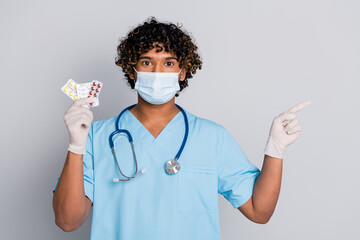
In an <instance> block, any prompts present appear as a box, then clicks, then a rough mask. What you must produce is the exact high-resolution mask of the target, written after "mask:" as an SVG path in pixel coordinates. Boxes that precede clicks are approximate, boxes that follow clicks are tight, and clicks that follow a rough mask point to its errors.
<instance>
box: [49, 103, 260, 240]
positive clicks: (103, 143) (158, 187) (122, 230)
mask: <svg viewBox="0 0 360 240" xmlns="http://www.w3.org/2000/svg"><path fill="white" fill-rule="evenodd" d="M184 111H185V112H186V114H187V116H188V120H189V136H188V140H187V142H186V145H185V148H184V150H183V152H182V154H181V156H180V159H179V163H180V165H181V168H180V171H179V172H178V173H176V174H173V175H168V174H167V173H166V171H165V164H166V162H167V161H168V160H170V159H174V157H175V155H176V153H177V152H178V150H179V148H180V146H181V143H182V141H183V137H184V133H185V123H184V117H183V114H182V113H181V111H180V112H178V113H177V115H176V116H175V117H174V118H173V119H172V120H171V121H170V122H169V123H168V124H167V125H166V127H165V128H164V129H163V130H162V131H161V133H160V134H159V135H158V136H157V137H156V138H154V137H153V136H152V135H151V133H150V132H149V131H148V130H147V129H146V128H145V126H144V125H142V123H141V122H140V121H139V120H138V119H137V118H136V117H135V116H134V115H133V114H132V113H131V112H130V111H129V110H127V111H126V112H124V114H123V115H122V116H121V119H120V123H119V125H120V126H119V128H125V129H127V130H128V131H130V133H131V134H132V137H133V139H134V146H135V152H136V157H137V161H138V170H139V171H140V170H142V169H144V168H146V169H147V171H146V172H145V173H143V174H141V175H139V176H138V177H136V178H134V179H132V180H130V181H125V182H113V178H114V177H116V178H120V179H124V178H123V176H122V175H121V174H120V173H119V170H118V167H117V165H116V162H115V159H114V157H113V155H112V151H111V148H110V146H109V135H110V134H111V133H112V132H113V131H114V130H115V122H116V118H117V116H115V117H112V118H110V119H107V120H100V121H96V122H92V124H91V127H90V129H89V134H88V138H87V142H86V153H85V154H84V155H83V169H84V189H85V195H86V196H87V197H88V198H89V199H90V200H91V201H92V202H93V207H92V211H93V214H92V225H91V240H100V239H107V240H112V239H114V240H115V239H116V240H128V239H132V240H137V239H157V240H162V239H166V240H168V239H173V240H180V239H182V240H185V239H186V240H188V239H192V240H197V239H199V240H200V239H201V240H203V239H207V240H219V239H220V224H219V211H218V194H219V193H220V194H221V195H223V196H224V197H225V198H226V199H227V200H228V201H229V202H230V203H231V205H232V206H233V207H234V208H238V207H239V206H241V205H243V204H244V203H245V202H246V201H247V200H249V198H250V197H251V196H252V193H253V187H254V183H255V181H256V179H257V177H258V175H259V173H260V171H259V169H258V168H257V167H255V166H254V165H252V164H251V163H250V162H249V160H248V158H247V156H246V155H245V153H244V152H243V151H242V150H241V148H240V147H239V145H238V144H237V142H236V141H235V139H234V138H233V137H232V136H231V135H230V134H229V132H228V131H227V130H226V129H225V128H224V127H223V126H221V125H220V124H217V123H215V122H213V121H210V120H207V119H204V118H199V117H197V116H195V115H193V114H191V113H189V112H188V111H186V110H185V109H184ZM114 145H115V149H116V154H117V155H116V156H117V158H118V161H119V165H120V168H121V171H122V172H123V174H125V175H126V176H132V175H133V173H134V171H135V162H134V159H133V155H132V150H131V146H130V144H129V142H128V140H127V137H126V135H125V134H123V133H121V134H118V135H117V137H114ZM58 181H59V178H58V180H57V182H56V184H55V187H54V190H53V192H54V191H55V188H56V186H57V183H58Z"/></svg>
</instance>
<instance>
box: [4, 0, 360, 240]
mask: <svg viewBox="0 0 360 240" xmlns="http://www.w3.org/2000/svg"><path fill="white" fill-rule="evenodd" d="M359 12H360V2H359V1H348V0H338V1H328V0H323V1H304V0H301V1H300V0H299V1H285V0H284V1H280V0H276V1H266V0H264V1H239V0H237V1H209V0H208V1H194V0H191V1H190V0H184V1H156V0H155V1H89V0H87V1H10V0H8V1H4V0H2V1H1V2H0V30H1V32H0V34H1V37H0V73H1V84H2V91H1V107H2V111H1V167H0V187H1V189H0V193H1V198H0V201H1V204H0V234H1V235H0V238H1V239H4V240H5V239H6V240H7V239H37V240H41V239H89V237H90V227H91V214H90V215H89V217H88V219H87V220H86V222H85V223H84V224H83V225H82V226H81V227H80V228H79V229H78V230H76V231H73V232H70V233H66V232H63V231H62V230H61V229H60V228H58V227H57V226H56V225H55V222H54V213H53V210H52V189H53V187H54V185H55V182H56V179H57V178H58V177H59V176H60V173H61V170H62V168H63V165H64V162H65V157H66V153H67V145H68V133H67V130H66V127H65V124H64V120H63V116H64V113H65V111H66V109H67V108H68V107H69V106H70V105H71V103H72V101H71V99H70V98H68V97H67V96H65V95H64V94H63V93H62V92H61V90H60V88H61V87H62V86H63V84H65V83H66V81H67V80H68V79H69V78H72V79H74V80H75V81H77V82H78V83H83V82H88V81H91V80H93V79H96V80H100V81H102V82H103V83H104V88H103V90H102V92H101V95H100V106H99V107H96V108H92V111H93V113H94V121H97V120H101V119H107V118H110V117H112V116H115V115H117V114H118V113H119V112H120V111H121V110H122V109H123V108H124V107H127V106H128V105H130V104H132V103H135V102H136V100H137V98H136V97H137V94H136V91H135V90H131V89H130V87H129V86H128V85H127V84H126V82H125V80H124V77H123V73H122V71H121V69H120V68H119V67H118V66H116V65H115V64H114V58H115V56H116V47H117V45H118V41H119V39H120V38H121V37H124V36H125V35H126V34H127V33H128V31H129V30H131V29H132V28H133V27H135V26H137V25H138V24H140V23H143V22H144V21H145V20H146V19H147V18H148V17H149V16H155V17H156V18H157V19H158V20H159V21H170V22H173V23H175V24H176V23H179V24H182V25H183V29H185V30H187V31H188V32H189V33H190V34H191V35H192V36H193V37H194V39H195V43H196V44H197V45H198V47H199V53H200V55H201V56H202V60H203V69H202V70H200V71H198V73H197V74H195V76H194V78H193V79H190V80H189V87H188V88H186V89H185V90H184V91H183V92H182V93H181V94H180V97H178V98H176V103H178V104H179V105H180V106H182V107H184V108H185V109H187V110H188V111H190V112H192V113H193V114H195V115H197V116H199V117H203V118H207V119H210V120H212V121H215V122H217V123H219V124H222V125H223V126H224V127H225V128H227V129H228V130H229V131H230V133H231V134H232V135H233V136H234V138H235V139H236V140H237V142H238V143H239V145H240V147H241V148H242V149H243V151H244V152H245V153H246V155H247V157H248V158H249V160H250V161H251V162H252V163H253V164H254V165H256V166H257V167H259V168H260V169H261V166H262V163H263V158H264V155H263V150H264V147H265V143H266V140H267V138H268V134H269V130H270V126H271V123H272V120H273V118H274V117H275V116H277V115H279V114H280V113H282V112H283V111H285V110H287V109H288V108H290V107H291V106H293V105H295V104H298V103H300V102H302V101H304V100H307V99H310V100H312V104H311V105H310V106H308V107H306V108H305V109H303V110H302V111H300V112H299V113H298V114H297V115H298V118H299V120H300V124H301V126H302V127H303V132H302V134H301V136H300V137H299V138H298V139H297V141H296V142H295V143H293V144H292V145H290V146H289V148H288V149H287V151H286V153H285V158H284V165H283V178H282V186H281V192H280V197H279V200H278V203H277V206H276V209H275V212H274V214H273V216H272V218H271V220H270V221H269V222H268V223H267V224H265V225H260V224H256V223H253V222H251V221H250V220H248V219H247V218H246V217H245V216H243V215H242V214H241V212H239V211H238V210H237V209H234V208H232V206H231V205H230V203H229V202H227V200H226V199H225V198H223V197H222V196H221V195H219V208H220V224H221V236H222V239H224V240H230V239H299V240H300V239H339V238H345V239H360V233H359V226H360V224H359V223H360V221H359V214H360V207H359V202H360V193H359V182H360V175H359V173H358V172H359V168H360V163H359V160H360V159H359V153H358V149H359V133H360V131H359V130H360V128H359V123H360V101H359V100H360V96H359V87H360V84H359V79H360V73H359V66H360V65H359V64H360V44H359V43H360V15H359Z"/></svg>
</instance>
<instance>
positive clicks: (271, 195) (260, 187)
mask: <svg viewBox="0 0 360 240" xmlns="http://www.w3.org/2000/svg"><path fill="white" fill-rule="evenodd" d="M282 162H283V160H282V159H279V158H273V157H270V156H268V155H264V163H263V166H262V169H261V172H260V174H259V176H258V178H257V180H256V182H255V185H254V191H253V198H252V201H253V208H254V213H255V215H256V217H257V218H258V219H260V220H261V221H265V222H267V221H269V219H270V218H271V216H272V214H273V212H274V210H275V206H276V203H277V200H278V197H279V193H280V187H281V176H282Z"/></svg>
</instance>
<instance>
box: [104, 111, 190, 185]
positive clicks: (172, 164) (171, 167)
mask: <svg viewBox="0 0 360 240" xmlns="http://www.w3.org/2000/svg"><path fill="white" fill-rule="evenodd" d="M135 105H136V104H134V105H131V106H129V107H127V108H125V109H124V110H122V111H121V113H120V114H119V116H118V117H117V119H116V125H115V128H116V130H115V131H114V132H112V133H111V134H110V136H109V142H110V147H111V150H112V153H113V155H114V158H115V161H116V165H117V167H118V169H119V172H120V173H121V175H123V176H124V177H125V178H126V179H119V178H113V181H114V182H119V181H129V180H131V179H133V178H136V177H137V176H139V175H140V174H142V173H144V172H145V171H146V168H144V169H143V170H141V171H140V172H139V173H138V165H137V160H136V154H135V150H134V143H133V138H132V136H131V134H130V132H129V131H128V130H126V129H119V120H120V118H121V115H122V114H123V113H124V112H125V111H127V110H130V109H131V108H133V107H134V106H135ZM175 105H176V106H177V107H178V108H179V109H180V111H181V112H182V114H183V115H184V121H185V135H184V139H183V141H182V144H181V147H180V149H179V151H178V153H177V154H176V156H175V159H173V160H169V161H167V162H166V165H165V171H166V172H167V173H168V174H175V173H177V172H179V170H180V164H179V162H178V159H179V158H180V155H181V152H182V151H183V149H184V147H185V143H186V140H187V137H188V133H189V122H188V118H187V116H186V113H185V111H184V110H183V109H182V108H181V107H180V106H179V105H177V104H175ZM118 133H126V135H127V137H128V140H129V142H130V145H131V149H132V152H133V155H134V160H135V165H136V168H135V173H134V175H133V176H132V177H128V176H126V175H124V174H123V173H122V172H121V170H120V166H119V163H118V160H117V158H116V154H115V150H114V142H113V137H114V136H115V135H116V134H118Z"/></svg>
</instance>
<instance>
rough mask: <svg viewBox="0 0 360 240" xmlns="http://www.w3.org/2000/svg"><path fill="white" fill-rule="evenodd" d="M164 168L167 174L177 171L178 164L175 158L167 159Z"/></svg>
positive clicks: (178, 168)
mask: <svg viewBox="0 0 360 240" xmlns="http://www.w3.org/2000/svg"><path fill="white" fill-rule="evenodd" d="M165 170H166V172H167V173H168V174H174V173H177V172H178V171H179V170H180V164H179V163H178V161H177V160H169V161H167V163H166V166H165Z"/></svg>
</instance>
